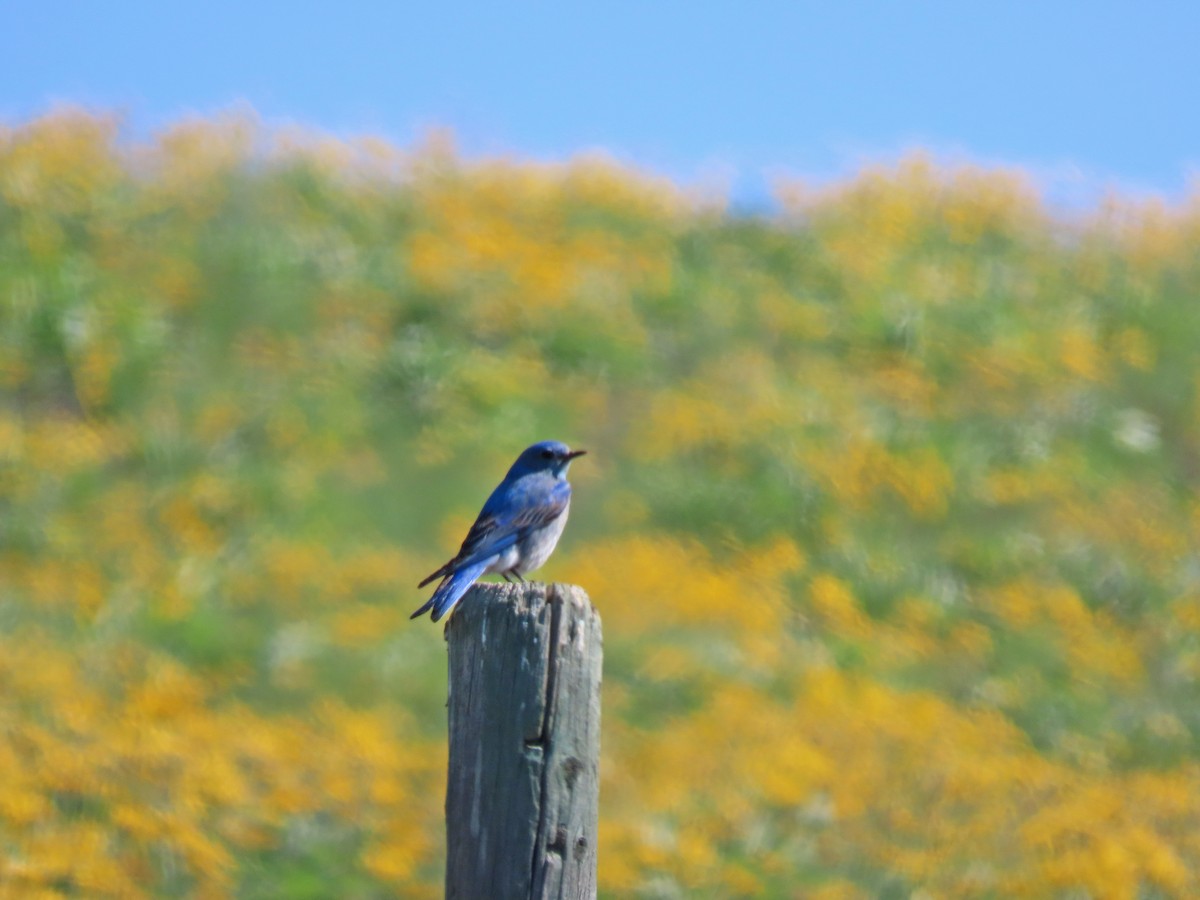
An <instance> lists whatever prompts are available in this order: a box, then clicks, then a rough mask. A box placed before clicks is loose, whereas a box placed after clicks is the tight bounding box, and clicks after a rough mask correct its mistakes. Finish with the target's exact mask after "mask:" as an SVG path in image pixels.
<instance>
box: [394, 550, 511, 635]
mask: <svg viewBox="0 0 1200 900" xmlns="http://www.w3.org/2000/svg"><path fill="white" fill-rule="evenodd" d="M490 562H491V559H485V560H483V561H482V562H477V563H473V564H471V565H469V566H463V567H462V568H461V569H459V570H458V571H456V572H453V573H451V574H450V576H449V577H448V578H446V579H445V580H444V581H443V582H442V583H441V584H439V585H438V587H437V590H436V591H434V592H433V596H432V597H430V598H429V599H428V600H427V601H425V604H424V605H423V606H422V607H421V608H420V609H418V610H417V611H416V612H415V613H413V614H412V616H410V618H413V619H415V618H417V616H422V615H424V614H425V613H426V612H428V611H429V610H430V609H432V610H433V613H432V614H431V615H430V616H429V618H430V619H432V620H433V621H434V622H436V621H437V620H438V619H440V618H441V617H442V616H444V615H446V614H448V613H449V612H450V610H452V609H454V605H455V604H456V603H458V601H459V600H460V599H461V598H462V595H463V594H465V593H466V592H467V588H469V587H470V586H471V585H473V584H474V583H475V582H476V581H478V580H479V576H480V575H482V574H483V570H484V569H486V568H487V567H488V563H490Z"/></svg>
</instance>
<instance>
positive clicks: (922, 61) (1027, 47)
mask: <svg viewBox="0 0 1200 900" xmlns="http://www.w3.org/2000/svg"><path fill="white" fill-rule="evenodd" d="M164 10H169V11H164ZM1198 56H1200V4H1196V3H1192V2H1174V3H1163V2H1155V0H1147V2H1141V3H1133V2H1129V3H1105V2H1091V3H1084V2H1077V3H1067V2H1058V0H1050V2H1041V3H1034V2H1015V3H1014V2H1008V3H1003V2H998V0H996V2H991V3H986V4H985V3H964V2H961V0H958V2H927V3H920V2H907V3H882V2H880V3H857V2H843V3H831V2H819V3H801V2H793V3H785V2H752V0H747V2H741V3H732V2H730V3H706V2H703V0H696V2H692V3H675V2H659V3H655V2H643V3H633V2H612V0H609V2H598V3H589V4H586V5H585V4H574V3H570V2H564V0H558V2H554V3H550V2H543V3H528V2H516V0H507V2H492V3H483V2H442V3H425V4H412V5H409V4H403V3H383V2H379V3H367V2H352V0H346V2H342V3H338V4H329V3H320V4H312V3H309V4H306V3H303V2H301V0H293V2H290V3H283V2H275V0H260V2H255V0H249V2H246V0H243V2H238V3H234V2H227V0H209V2H205V3H187V4H182V3H181V4H162V3H151V2H142V0H137V2H132V0H109V2H97V0H40V2H36V3H35V2H32V0H29V2H23V3H17V2H10V0H0V120H3V121H6V122H8V123H13V122H18V121H22V120H24V119H27V118H29V117H31V116H33V115H36V114H37V113H39V112H42V111H44V110H45V109H47V108H49V107H50V106H51V105H52V104H54V103H55V102H73V103H82V104H84V105H87V106H91V107H97V108H105V109H117V110H121V111H123V112H125V113H126V114H127V115H128V117H129V121H130V123H131V125H132V126H133V128H134V129H135V130H137V131H145V130H150V129H153V128H154V127H156V126H158V125H159V124H162V123H165V122H169V121H172V120H174V119H178V118H180V117H181V116H184V115H187V114H192V113H197V112H199V113H211V112H214V111H218V110H221V109H224V108H227V107H229V106H231V105H233V104H236V103H239V102H242V103H249V104H250V105H251V106H253V107H254V108H255V109H257V110H258V111H259V112H260V113H261V114H262V115H263V116H264V118H265V119H266V120H267V121H268V122H281V123H282V122H298V123H301V124H303V125H306V126H311V127H315V128H319V129H323V130H328V131H332V132H335V133H337V134H341V135H347V136H349V135H356V134H365V133H371V134H379V135H382V136H385V137H388V138H390V139H392V140H395V141H397V142H400V143H408V142H411V141H412V140H414V139H415V138H416V137H418V136H419V135H420V134H421V133H422V132H423V131H424V130H426V129H428V128H429V127H432V126H439V125H442V126H449V127H450V128H452V129H453V130H454V131H455V132H456V134H457V135H458V136H459V141H460V145H461V146H462V147H463V148H464V150H465V151H467V152H468V153H471V154H475V153H495V152H503V153H511V154H518V155H523V156H530V157H537V158H542V159H547V158H548V159H558V158H564V157H567V156H569V155H571V154H573V153H575V152H579V151H582V150H588V149H594V148H597V147H600V148H604V149H606V150H608V151H610V152H612V153H613V154H615V155H616V156H618V157H619V158H621V159H624V160H629V161H632V162H635V163H637V164H640V165H643V166H646V167H648V168H651V169H653V170H657V171H659V172H662V173H665V174H668V175H671V176H672V177H674V178H677V179H679V180H681V181H714V180H715V181H718V182H727V183H729V184H730V185H731V186H732V189H733V192H734V194H735V195H736V196H740V197H741V198H743V199H746V200H747V201H748V202H753V201H754V200H755V198H757V197H759V196H761V195H762V193H763V191H764V184H765V183H766V181H767V179H769V177H771V176H773V175H774V174H776V173H780V172H786V173H792V174H796V175H801V176H808V177H815V178H818V179H823V178H829V177H834V176H837V175H841V174H845V173H847V172H850V171H852V170H853V169H854V168H855V167H857V166H858V165H859V164H861V163H862V162H863V161H864V160H881V159H882V160H887V159H893V158H895V157H896V156H897V155H898V154H899V153H901V152H902V151H903V150H905V149H906V148H910V147H913V146H926V147H930V148H932V149H934V150H935V151H937V152H939V153H943V154H948V155H953V156H964V157H967V158H970V159H973V160H976V161H979V162H983V163H985V164H990V163H996V164H1009V165H1020V166H1023V167H1025V168H1027V169H1029V170H1030V171H1032V172H1033V173H1034V174H1035V175H1036V176H1037V177H1039V178H1041V179H1042V181H1043V182H1044V183H1045V185H1046V186H1047V188H1048V190H1049V191H1050V193H1051V194H1052V195H1056V196H1059V197H1062V198H1066V199H1068V200H1070V199H1072V198H1084V197H1087V196H1088V195H1090V194H1092V193H1094V192H1095V191H1097V190H1100V189H1103V188H1105V187H1107V186H1117V187H1119V188H1121V189H1123V190H1126V191H1131V192H1132V191H1136V192H1143V191H1153V192H1159V193H1162V194H1164V195H1166V196H1167V197H1168V198H1171V199H1175V198H1178V197H1181V196H1183V195H1184V194H1185V192H1186V190H1187V187H1188V185H1189V182H1190V181H1191V180H1192V179H1194V178H1195V177H1196V175H1197V174H1198V170H1200V114H1197V107H1198V106H1200V102H1198V98H1200V62H1198V61H1197V58H1198Z"/></svg>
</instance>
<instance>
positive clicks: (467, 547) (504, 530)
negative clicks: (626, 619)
mask: <svg viewBox="0 0 1200 900" xmlns="http://www.w3.org/2000/svg"><path fill="white" fill-rule="evenodd" d="M585 453H587V451H586V450H572V449H571V448H570V447H568V446H567V445H566V444H563V443H561V442H559V441H542V442H541V443H540V444H534V445H533V446H532V447H529V448H528V449H527V450H525V452H524V453H522V454H521V455H520V456H518V457H517V461H516V462H515V463H513V464H512V468H511V469H509V470H508V474H507V475H505V476H504V480H503V481H501V482H500V484H499V485H498V486H497V487H496V489H495V490H494V491H492V495H491V496H490V497H488V499H487V503H485V504H483V509H482V510H481V511H480V513H479V518H477V519H476V520H475V524H474V525H472V526H471V530H470V531H469V532H467V539H466V540H465V541H463V544H462V547H461V548H459V551H458V553H457V554H456V555H455V557H454V559H452V560H450V561H449V562H448V563H446V564H445V565H444V566H442V567H441V568H440V569H438V570H437V571H436V572H434V573H433V574H432V575H430V576H429V577H428V578H426V579H425V580H424V581H422V582H421V583H420V584H419V585H417V587H425V585H427V584H429V582H431V581H433V580H434V579H435V578H440V579H442V583H441V584H439V585H438V586H437V590H435V591H434V592H433V596H432V597H430V598H429V601H428V602H427V603H426V604H425V605H424V606H422V607H421V608H420V609H418V610H417V611H416V612H415V613H413V614H412V618H414V619H415V618H416V617H417V616H420V615H423V614H424V613H425V612H426V611H427V610H430V609H432V610H433V613H432V614H431V615H430V618H431V619H432V620H433V621H434V622H436V621H437V620H438V619H440V618H441V617H442V616H444V615H446V614H447V613H449V612H450V611H451V610H452V609H454V605H455V604H456V603H458V601H459V598H461V597H462V595H463V594H465V593H466V592H467V588H469V587H470V586H471V585H473V584H474V583H475V582H476V580H477V579H478V578H479V577H480V576H482V575H489V574H499V575H502V576H504V580H505V581H511V580H512V578H513V577H514V576H515V577H516V578H517V580H518V581H524V580H525V579H524V578H522V577H521V576H522V575H523V574H524V573H526V572H532V571H533V570H534V569H537V568H540V567H541V566H542V565H543V564H544V563H545V562H546V560H548V559H549V558H550V554H551V553H553V552H554V545H555V544H557V543H558V539H559V537H560V536H561V535H562V532H563V527H564V526H565V525H566V524H567V513H568V512H569V511H570V508H571V484H570V482H568V481H567V469H568V468H569V467H570V465H571V460H573V459H574V458H575V457H577V456H583V454H585Z"/></svg>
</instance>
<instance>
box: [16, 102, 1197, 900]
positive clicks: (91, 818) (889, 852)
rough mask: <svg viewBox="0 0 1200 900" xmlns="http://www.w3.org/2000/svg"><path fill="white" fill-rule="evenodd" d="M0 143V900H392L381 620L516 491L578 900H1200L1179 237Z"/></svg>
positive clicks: (413, 737) (425, 890) (403, 723)
mask: <svg viewBox="0 0 1200 900" xmlns="http://www.w3.org/2000/svg"><path fill="white" fill-rule="evenodd" d="M779 194H780V205H781V212H780V213H779V214H778V215H775V216H773V217H771V218H769V219H752V218H739V217H735V216H732V215H727V214H724V213H721V212H719V211H714V210H713V209H712V208H711V204H709V205H705V203H703V202H701V201H699V200H693V199H691V198H689V196H688V195H687V194H686V192H684V191H683V190H681V189H679V188H676V187H674V186H672V185H670V184H666V183H663V182H661V181H658V180H655V179H653V178H650V177H647V176H644V175H641V174H638V173H635V172H631V171H629V170H627V169H623V168H621V167H619V166H617V165H615V164H613V163H611V162H608V161H606V160H604V159H602V158H582V159H578V160H574V161H571V162H568V163H564V164H561V165H553V166H551V165H532V164H525V163H520V162H510V161H492V162H485V163H470V162H465V161H462V160H460V159H458V158H457V157H456V156H455V154H454V152H453V150H452V149H451V148H450V147H449V146H448V145H447V144H446V143H445V142H444V141H438V140H435V141H431V142H430V143H429V144H427V145H425V146H422V147H418V148H415V149H413V150H412V151H405V152H400V151H396V150H394V149H392V148H390V147H388V146H387V145H386V144H384V143H382V142H380V141H373V140H367V141H361V142H357V143H339V142H334V141H331V140H329V139H326V138H322V137H319V136H317V137H314V136H305V135H290V134H280V133H272V132H268V131H266V130H264V129H263V128H261V127H260V126H259V125H258V124H257V123H256V122H255V121H253V120H252V119H215V120H199V121H194V122H188V123H185V124H182V125H179V126H177V127H175V128H173V129H171V130H169V131H167V132H165V133H164V134H162V135H160V136H158V137H157V138H155V139H154V140H153V141H150V142H148V143H146V144H144V145H134V144H130V143H128V142H127V141H125V140H124V138H123V137H122V132H121V129H120V127H119V123H118V122H116V121H115V120H112V119H109V118H106V117H103V116H96V115H92V114H89V113H84V112H79V111H63V112H59V113H55V114H52V115H49V116H47V117H45V118H42V119H38V120H36V121H32V122H29V123H27V124H23V125H20V126H17V127H12V128H8V129H6V130H4V131H2V132H0V326H2V327H0V385H2V390H0V622H2V623H3V628H2V629H0V692H2V693H3V696H4V698H5V703H4V705H3V710H2V711H0V781H2V784H3V787H2V789H0V888H2V890H0V893H4V894H6V895H8V894H12V895H14V896H17V895H20V896H26V895H28V896H35V895H37V896H47V897H49V896H72V895H74V896H78V895H85V896H97V897H100V896H138V895H139V894H145V895H147V896H152V895H161V894H188V895H193V894H194V895H196V896H228V895H236V896H248V897H254V896H264V897H266V896H272V897H274V896H280V895H286V896H330V895H337V896H391V895H395V894H396V893H401V894H403V895H404V896H424V895H428V896H431V897H432V896H438V895H439V894H440V885H441V877H442V876H441V866H442V853H443V847H442V837H441V835H442V818H441V817H442V799H443V793H444V781H443V772H444V767H445V739H444V718H443V716H444V712H443V710H442V705H443V702H444V695H445V674H444V668H445V666H444V660H443V652H444V651H443V646H442V643H441V640H440V638H439V635H438V633H437V632H436V631H432V632H431V630H430V629H429V628H428V627H418V626H417V625H413V624H410V623H408V621H407V614H408V612H409V611H410V610H411V609H412V608H413V607H414V606H416V605H417V604H418V602H419V600H420V594H419V593H418V592H416V591H415V590H414V587H413V586H414V585H415V584H416V582H417V581H418V580H419V579H420V577H421V576H423V575H424V574H425V573H426V572H427V571H429V570H431V569H432V568H434V567H435V566H436V564H437V563H439V562H441V561H442V558H443V557H444V556H445V555H446V553H447V552H448V551H449V550H450V549H452V548H453V547H454V546H456V544H457V541H458V539H460V538H461V536H462V534H463V533H464V531H465V528H466V526H467V525H468V524H469V522H470V520H471V518H472V516H473V515H474V514H475V512H476V510H477V509H478V505H479V503H480V502H481V501H482V499H483V497H484V495H485V493H486V491H487V490H488V489H490V487H491V486H492V485H493V484H494V483H495V481H496V480H497V478H498V477H499V476H500V474H502V472H503V470H504V468H505V466H507V464H508V463H509V462H510V461H511V458H512V457H513V456H514V454H515V453H516V452H517V451H518V450H519V449H521V447H523V446H524V445H525V444H526V443H528V442H529V441H531V440H534V439H541V438H544V437H558V438H563V439H567V440H569V441H571V442H572V443H573V444H578V445H580V446H584V447H587V448H589V449H590V450H591V451H592V452H591V455H589V456H588V457H587V459H586V460H585V461H583V462H581V463H579V464H578V465H577V466H576V467H575V469H574V470H573V480H574V482H575V485H576V496H577V500H576V505H575V509H574V511H573V516H572V523H571V527H570V528H569V529H568V533H567V537H566V539H565V540H564V542H563V547H562V548H561V549H560V551H559V553H558V555H557V556H556V557H555V559H554V560H552V562H551V563H550V565H549V566H548V567H547V570H546V577H548V578H559V579H564V580H570V581H572V582H575V583H578V584H580V585H582V586H583V587H584V588H585V589H586V590H587V591H588V592H589V594H590V595H591V597H592V599H593V601H594V602H595V603H596V605H597V607H598V608H599V609H600V612H601V614H602V616H603V618H604V621H605V634H606V648H605V649H606V664H605V684H604V704H605V708H604V737H603V754H604V755H603V762H602V772H601V775H602V803H601V809H602V813H601V814H602V821H601V835H600V839H601V851H600V883H601V889H602V892H604V893H605V894H607V895H610V896H647V897H651V896H720V897H725V896H750V895H768V896H796V897H825V898H833V897H874V896H880V895H894V896H908V895H909V894H912V893H915V892H924V893H923V894H922V895H923V896H938V897H991V896H1014V895H1020V896H1056V895H1061V896H1092V897H1113V898H1123V897H1129V898H1133V897H1150V896H1164V897H1165V896H1178V897H1186V896H1194V895H1195V894H1196V893H1197V892H1198V891H1200V874H1198V872H1200V838H1198V837H1197V835H1200V820H1198V817H1200V813H1198V812H1197V810H1196V808H1195V802H1194V798H1195V797H1196V796H1197V793H1198V792H1200V744H1198V736H1200V704H1197V702H1196V697H1197V679H1200V556H1198V555H1197V549H1196V548H1197V547H1200V499H1198V497H1200V494H1198V493H1197V485H1198V483H1200V467H1198V466H1200V463H1198V460H1200V426H1198V425H1197V423H1198V422H1200V375H1198V374H1197V373H1198V372H1200V366H1198V365H1197V363H1198V362H1200V356H1198V355H1197V349H1196V348H1198V347H1200V316H1197V314H1196V302H1195V297H1196V296H1197V294H1198V292H1200V252H1198V251H1200V204H1197V202H1196V201H1195V200H1192V201H1189V202H1187V203H1184V204H1181V205H1179V206H1175V207H1168V206H1165V205H1162V204H1159V203H1156V202H1133V201H1127V200H1124V199H1121V198H1112V199H1110V200H1107V201H1105V202H1104V203H1103V204H1102V205H1101V206H1100V207H1099V208H1098V209H1097V210H1096V211H1095V212H1093V213H1092V214H1091V215H1090V216H1088V217H1077V218H1075V219H1067V218H1066V217H1063V216H1061V215H1058V214H1055V213H1054V212H1053V211H1052V210H1049V209H1047V208H1046V207H1045V205H1044V204H1043V203H1042V202H1041V201H1040V200H1039V198H1038V196H1037V194H1036V191H1035V190H1034V189H1033V188H1032V187H1031V186H1030V185H1029V184H1027V183H1026V181H1025V179H1023V178H1022V177H1021V176H1020V175H1019V174H1015V173H1006V172H995V171H985V170H975V169H970V168H964V167H957V168H955V167H947V166H943V165H940V164H938V163H936V162H934V161H931V160H928V159H925V158H923V157H920V156H914V157H912V158H909V159H906V160H903V161H901V162H900V163H899V164H897V165H896V166H894V167H892V168H889V169H879V170H869V171H865V172H863V173H861V174H860V175H859V176H857V177H855V178H854V179H852V180H850V181H849V182H847V183H844V184H840V185H837V186H834V187H833V188H829V189H825V190H821V191H811V190H807V189H805V188H804V187H803V186H801V185H790V184H785V185H781V186H780V190H779Z"/></svg>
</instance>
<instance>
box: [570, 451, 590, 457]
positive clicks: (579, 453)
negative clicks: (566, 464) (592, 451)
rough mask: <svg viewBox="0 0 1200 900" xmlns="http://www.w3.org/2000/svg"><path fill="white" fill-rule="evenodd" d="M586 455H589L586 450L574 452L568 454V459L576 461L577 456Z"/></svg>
mask: <svg viewBox="0 0 1200 900" xmlns="http://www.w3.org/2000/svg"><path fill="white" fill-rule="evenodd" d="M586 455H587V451H586V450H572V451H571V452H570V453H568V454H567V459H574V458H575V457H577V456H586Z"/></svg>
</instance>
